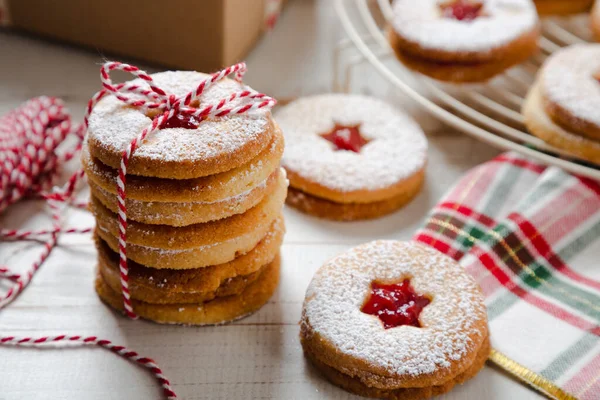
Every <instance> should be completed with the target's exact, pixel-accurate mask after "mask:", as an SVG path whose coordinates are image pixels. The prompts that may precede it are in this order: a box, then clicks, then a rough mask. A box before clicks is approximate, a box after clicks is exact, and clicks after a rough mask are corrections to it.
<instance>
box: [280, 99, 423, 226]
mask: <svg viewBox="0 0 600 400" xmlns="http://www.w3.org/2000/svg"><path fill="white" fill-rule="evenodd" d="M277 119H278V121H279V123H280V125H281V127H282V130H283V132H284V135H285V140H286V149H285V152H284V156H283V160H282V165H283V167H284V168H285V169H286V171H287V174H288V178H289V180H290V186H291V189H290V191H289V193H288V197H287V200H286V202H287V204H289V205H291V206H293V207H295V208H297V209H299V210H301V211H304V212H306V213H308V214H312V215H315V216H318V217H322V218H329V219H334V220H357V219H367V218H375V217H379V216H382V215H385V214H388V213H390V212H393V211H395V210H397V209H399V208H400V207H402V206H403V205H405V204H406V203H408V202H409V201H410V200H411V199H412V198H413V197H414V196H415V195H417V194H418V193H419V190H420V189H421V186H422V183H423V180H424V175H425V164H426V158H427V140H426V138H425V135H424V134H423V131H422V130H421V128H420V127H419V125H418V124H417V123H416V122H414V121H413V120H412V119H411V118H410V117H408V116H407V115H405V114H403V113H401V112H400V111H398V110H397V109H395V108H393V107H392V106H390V105H389V104H386V103H384V102H382V101H380V100H377V99H374V98H371V97H366V96H359V95H341V94H325V95H318V96H312V97H305V98H301V99H299V100H296V101H294V102H292V103H290V104H288V105H287V106H285V107H283V108H282V109H281V110H279V112H278V113H277Z"/></svg>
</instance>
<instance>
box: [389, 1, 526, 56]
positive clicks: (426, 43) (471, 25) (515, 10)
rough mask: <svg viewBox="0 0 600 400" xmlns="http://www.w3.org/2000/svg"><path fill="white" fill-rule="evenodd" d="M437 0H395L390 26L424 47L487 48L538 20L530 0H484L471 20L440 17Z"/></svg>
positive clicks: (501, 44) (518, 32) (509, 40)
mask: <svg viewBox="0 0 600 400" xmlns="http://www.w3.org/2000/svg"><path fill="white" fill-rule="evenodd" d="M439 3H440V1H439V0H420V1H414V0H396V1H395V2H394V5H393V9H394V18H393V19H392V26H393V28H394V30H395V31H396V32H397V33H398V34H399V35H400V36H402V37H403V38H405V39H406V40H409V41H411V42H414V43H416V44H418V45H419V46H421V47H423V48H425V49H434V50H445V51H476V52H487V51H491V50H493V49H494V48H498V47H501V46H504V45H506V44H507V43H510V42H511V41H513V40H515V39H517V38H518V37H519V36H521V35H523V34H525V33H527V32H530V31H531V30H533V29H534V28H535V26H536V24H537V23H538V16H537V12H536V10H535V6H534V5H533V2H532V1H531V0H484V1H483V14H484V15H485V16H482V17H479V18H476V19H474V20H472V21H459V20H456V19H453V18H443V17H442V14H441V11H440V8H439Z"/></svg>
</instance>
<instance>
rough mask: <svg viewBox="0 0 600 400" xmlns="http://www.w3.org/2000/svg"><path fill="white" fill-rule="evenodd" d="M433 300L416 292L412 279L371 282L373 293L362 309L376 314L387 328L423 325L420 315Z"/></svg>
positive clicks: (366, 312) (367, 312)
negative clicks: (387, 282) (398, 281)
mask: <svg viewBox="0 0 600 400" xmlns="http://www.w3.org/2000/svg"><path fill="white" fill-rule="evenodd" d="M430 302H431V300H430V299H429V298H427V297H425V296H422V295H420V294H416V293H415V291H414V290H413V288H412V286H410V279H405V280H403V281H402V282H401V283H392V284H385V283H379V282H375V281H374V282H372V283H371V294H370V296H369V298H368V299H367V301H366V303H365V304H363V306H362V308H361V309H360V310H361V311H362V312H364V313H365V314H370V315H376V316H377V317H378V318H379V319H380V320H381V322H383V327H384V328H385V329H389V328H395V327H397V326H401V325H410V326H416V327H418V328H420V327H421V324H420V323H419V315H421V311H423V308H425V306H427V305H428V304H429V303H430Z"/></svg>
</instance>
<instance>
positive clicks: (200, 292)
mask: <svg viewBox="0 0 600 400" xmlns="http://www.w3.org/2000/svg"><path fill="white" fill-rule="evenodd" d="M284 232H285V227H284V226H283V221H280V223H277V224H274V225H272V227H271V230H270V231H269V232H268V233H267V235H266V236H265V237H264V238H262V240H261V241H260V242H259V243H258V244H257V245H256V247H254V248H253V249H252V250H250V251H249V252H248V253H246V254H242V255H240V256H238V257H236V258H235V259H233V260H231V261H229V262H227V263H225V264H219V265H211V266H208V267H204V268H196V269H185V270H178V269H156V268H148V267H145V266H143V265H141V264H138V263H136V262H134V261H132V260H129V261H128V265H129V292H130V294H131V298H133V299H135V300H141V301H144V302H146V303H153V304H174V303H199V302H204V301H207V300H210V299H212V298H213V297H216V296H224V295H229V294H233V293H239V291H241V290H243V289H244V288H245V286H246V285H244V283H248V282H249V281H253V280H254V279H256V278H257V277H258V274H259V272H260V270H261V268H262V267H263V266H264V265H266V264H269V263H270V262H271V261H273V260H274V259H275V256H276V255H277V253H278V252H279V247H280V246H281V243H282V242H283V235H284ZM96 248H97V250H98V255H99V261H98V267H99V271H100V274H101V275H102V278H103V279H104V281H105V282H106V283H107V284H108V285H109V286H110V287H111V288H112V289H113V290H114V291H116V292H119V291H120V290H121V280H120V273H119V255H118V253H115V252H114V251H113V250H112V249H111V248H110V247H109V246H108V245H107V244H106V243H105V242H104V241H103V240H102V239H100V238H99V237H98V236H96Z"/></svg>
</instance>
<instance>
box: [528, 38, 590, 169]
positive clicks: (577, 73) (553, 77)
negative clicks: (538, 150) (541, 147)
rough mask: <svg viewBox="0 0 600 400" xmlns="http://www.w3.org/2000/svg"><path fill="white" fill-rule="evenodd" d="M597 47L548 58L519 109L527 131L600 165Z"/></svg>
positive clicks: (586, 46) (577, 47) (578, 47)
mask: <svg viewBox="0 0 600 400" xmlns="http://www.w3.org/2000/svg"><path fill="white" fill-rule="evenodd" d="M599 57H600V45H598V44H582V45H573V46H569V47H566V48H563V49H561V50H559V51H557V52H555V53H554V54H552V55H551V56H550V57H549V58H548V59H547V60H546V62H545V63H544V65H543V66H542V68H541V70H540V72H539V73H538V76H537V78H536V81H535V83H534V84H533V86H532V87H531V89H530V90H529V93H528V94H527V98H526V100H525V103H524V105H523V116H524V119H525V124H526V126H527V128H528V129H529V131H530V132H531V133H532V134H534V135H536V136H538V137H540V138H541V139H543V140H545V141H546V142H548V143H549V144H551V145H553V146H555V147H558V148H560V149H563V150H564V151H565V152H567V153H570V154H572V155H574V156H576V157H579V158H582V159H584V160H588V161H591V162H595V163H600V117H599V115H598V109H599V107H600V81H599V79H600V61H599Z"/></svg>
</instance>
